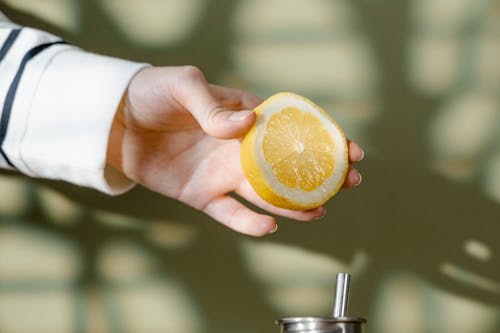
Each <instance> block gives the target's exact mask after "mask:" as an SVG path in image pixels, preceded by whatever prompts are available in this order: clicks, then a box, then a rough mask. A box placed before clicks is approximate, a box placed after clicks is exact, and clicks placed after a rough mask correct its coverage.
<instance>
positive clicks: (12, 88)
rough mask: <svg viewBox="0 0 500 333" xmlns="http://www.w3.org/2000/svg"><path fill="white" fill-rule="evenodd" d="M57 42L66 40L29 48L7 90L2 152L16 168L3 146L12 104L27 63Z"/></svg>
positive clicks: (1, 120) (0, 136)
mask: <svg viewBox="0 0 500 333" xmlns="http://www.w3.org/2000/svg"><path fill="white" fill-rule="evenodd" d="M57 44H66V42H65V41H57V42H52V43H46V44H41V45H38V46H36V47H34V48H32V49H31V50H29V51H28V52H27V53H26V54H25V55H24V57H23V59H22V60H21V64H20V65H19V68H18V70H17V73H16V76H14V79H13V80H12V83H11V84H10V87H9V90H8V91H7V95H6V96H5V102H4V105H3V112H2V117H1V118H0V154H1V155H2V156H3V157H4V158H5V161H6V162H7V164H9V165H10V166H11V167H13V168H14V169H17V168H16V167H15V166H14V164H12V162H11V161H10V159H9V158H8V156H7V154H5V151H4V150H3V147H2V146H3V141H4V140H5V136H6V135H7V127H8V125H9V119H10V113H11V111H12V105H13V104H14V100H15V98H16V93H17V88H18V87H19V82H20V81H21V77H22V76H23V73H24V69H25V68H26V64H27V63H28V62H29V61H30V60H31V59H33V58H34V57H35V56H36V55H38V54H39V53H40V52H42V51H43V50H45V49H47V48H49V47H51V46H52V45H57Z"/></svg>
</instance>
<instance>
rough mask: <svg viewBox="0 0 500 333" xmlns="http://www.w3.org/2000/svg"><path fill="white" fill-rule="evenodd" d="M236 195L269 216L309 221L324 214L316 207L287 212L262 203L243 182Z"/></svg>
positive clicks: (246, 183) (324, 211)
mask: <svg viewBox="0 0 500 333" xmlns="http://www.w3.org/2000/svg"><path fill="white" fill-rule="evenodd" d="M235 193H236V194H238V195H239V196H241V197H242V198H244V199H245V200H247V201H249V202H251V203H253V204H254V205H256V206H257V207H259V208H262V209H264V210H266V211H268V212H270V213H271V214H275V215H280V216H283V217H287V218H291V219H294V220H298V221H311V220H314V219H319V218H321V217H323V216H324V215H325V213H326V210H325V208H324V207H318V208H315V209H310V210H302V211H300V210H289V209H283V208H278V207H276V206H273V205H271V204H270V203H268V202H266V201H264V200H263V199H262V198H261V197H259V195H258V194H257V193H255V191H254V189H253V188H252V186H250V184H249V183H248V182H247V181H243V182H242V183H241V185H240V187H239V188H237V189H236V191H235Z"/></svg>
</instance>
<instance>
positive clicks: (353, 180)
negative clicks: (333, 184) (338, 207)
mask: <svg viewBox="0 0 500 333" xmlns="http://www.w3.org/2000/svg"><path fill="white" fill-rule="evenodd" d="M362 181H363V176H361V174H360V173H359V172H358V170H356V169H354V168H349V171H348V172H347V175H346V177H345V181H344V184H343V185H342V188H343V189H346V190H347V189H350V188H353V187H356V186H358V185H359V184H361V182H362Z"/></svg>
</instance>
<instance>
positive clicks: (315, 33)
mask: <svg viewBox="0 0 500 333" xmlns="http://www.w3.org/2000/svg"><path fill="white" fill-rule="evenodd" d="M35 2H36V1H33V3H35ZM49 2H50V1H48V2H47V3H49ZM146 2H147V3H148V4H147V5H145V3H146ZM5 3H7V4H9V6H12V8H14V7H16V8H18V10H19V9H21V10H26V9H31V10H33V13H32V14H33V16H32V14H26V13H25V12H21V11H18V10H14V9H12V8H10V7H7V6H6V5H5ZM20 3H24V4H25V5H24V7H23V8H19V7H18V5H19V4H20ZM29 3H31V2H29ZM50 3H53V4H56V3H61V4H62V3H64V5H57V6H62V7H57V6H56V5H54V6H56V7H57V8H63V9H62V13H66V14H67V13H72V14H70V15H66V14H65V15H62V14H61V15H59V16H57V15H56V14H54V13H55V12H56V11H54V10H48V9H47V8H51V7H44V8H46V9H45V14H43V10H42V9H40V10H38V9H35V8H36V6H35V5H33V6H35V7H31V6H30V7H29V8H28V7H27V5H26V4H28V1H25V2H20V1H13V0H9V1H4V2H1V1H0V9H2V10H5V12H6V13H7V15H8V16H9V17H11V18H12V19H13V20H14V21H16V22H20V23H23V24H27V25H33V26H37V27H41V28H42V29H46V30H49V31H53V32H55V33H57V34H60V35H62V36H63V37H64V38H65V39H67V40H68V41H70V42H72V43H74V44H77V45H79V46H82V47H83V48H85V49H90V50H93V51H97V52H100V53H105V54H110V55H115V56H120V57H125V58H129V59H134V60H137V61H147V62H151V63H153V64H157V65H176V64H194V65H197V66H199V67H200V68H202V69H203V70H204V72H205V73H206V76H207V78H208V79H209V80H210V81H214V82H218V83H221V84H228V85H232V86H238V87H241V88H243V89H248V90H251V91H255V92H257V93H259V94H261V95H262V96H266V95H270V94H272V93H274V92H276V91H281V90H293V91H296V92H298V93H301V94H304V95H307V96H308V97H311V98H312V99H314V100H315V101H317V102H318V103H319V104H320V105H323V106H325V108H326V109H327V110H329V112H331V113H332V115H333V116H334V117H335V118H337V119H338V120H339V122H340V123H341V124H342V126H343V127H344V128H345V129H346V132H347V133H348V134H349V135H350V137H351V138H352V139H354V140H356V141H358V142H361V143H363V146H364V147H366V151H367V157H366V160H365V161H363V163H362V164H360V168H361V169H362V172H363V174H364V176H365V180H364V182H363V185H362V186H361V187H360V188H358V189H355V190H352V191H350V192H348V193H347V192H346V193H342V194H340V195H339V196H337V197H335V198H334V199H333V200H331V201H330V202H329V203H328V204H327V208H328V215H327V217H326V218H325V219H324V221H322V222H318V223H310V224H309V223H293V222H291V221H286V220H285V219H280V220H279V221H280V231H279V232H278V233H277V234H275V235H272V236H269V237H266V238H265V239H262V240H253V239H252V240H249V239H247V238H246V237H242V236H238V235H235V234H233V233H232V232H230V231H227V230H225V229H224V228H223V227H221V226H217V225H215V223H214V222H213V221H211V220H210V219H209V218H207V217H205V216H204V215H202V214H200V213H199V212H196V211H194V210H191V209H190V208H188V207H186V206H184V205H182V204H180V203H177V202H175V201H172V200H169V199H166V198H163V197H161V196H159V195H157V194H154V193H150V192H148V191H146V190H144V189H143V188H140V187H137V188H136V189H134V190H133V191H131V192H130V193H128V194H126V195H123V196H120V197H114V198H111V197H106V196H104V195H102V194H99V193H96V192H95V191H92V190H86V189H81V188H76V187H74V186H71V185H68V184H62V183H57V182H48V181H38V180H37V181H34V180H29V181H28V180H26V179H22V178H19V177H17V176H13V175H9V176H8V177H7V176H5V177H2V178H1V179H0V193H2V194H3V195H2V197H3V198H8V199H5V200H2V202H0V214H1V216H2V218H1V221H2V224H1V225H0V238H1V239H2V241H0V243H1V244H2V246H3V247H1V246H0V313H3V314H4V317H6V318H18V317H19V313H21V312H20V311H21V310H20V308H19V307H16V306H12V304H14V305H15V304H21V305H22V306H23V308H24V306H26V305H27V304H31V306H32V309H33V312H28V315H27V317H28V318H31V317H32V316H35V317H36V311H38V310H39V309H40V307H42V308H45V309H53V310H50V311H54V313H57V312H56V309H58V307H61V308H64V309H66V310H65V311H63V312H60V313H65V314H66V315H64V316H61V315H58V316H55V315H53V313H52V312H49V313H47V314H46V316H45V318H50V320H52V318H56V317H57V318H59V322H57V321H55V322H56V323H55V324H54V323H52V324H47V325H49V326H46V327H48V328H50V329H48V330H51V331H53V332H55V331H60V332H64V331H65V329H64V328H66V327H78V330H79V331H85V330H89V328H92V327H93V326H92V325H95V327H99V328H101V329H102V328H104V330H105V329H107V330H109V331H116V332H119V331H127V330H130V331H133V330H135V331H138V330H140V331H143V332H154V331H155V329H156V328H162V329H165V328H170V329H172V331H174V330H175V331H176V332H200V331H208V332H231V331H236V330H238V331H244V332H260V331H268V330H272V325H273V321H274V320H275V319H277V318H278V317H281V316H293V315H328V314H329V312H330V307H331V304H330V300H331V299H332V295H333V284H334V275H335V273H336V272H337V271H340V270H347V271H351V272H352V273H353V274H354V281H353V291H352V296H351V308H350V312H351V313H353V314H356V315H361V316H364V317H367V318H369V319H370V323H369V325H370V326H369V327H370V331H373V332H415V333H417V332H434V331H435V332H442V331H454V332H466V331H471V330H473V331H475V332H485V333H486V332H496V331H498V328H499V325H500V323H499V320H498V318H500V311H499V306H500V268H499V267H500V261H499V256H498V253H500V245H499V242H498V235H499V234H500V225H498V221H497V220H498V216H499V214H500V206H499V205H498V200H499V199H498V198H499V197H500V195H499V192H498V189H499V188H500V167H499V163H498V156H499V154H500V145H499V144H498V142H499V141H498V139H499V137H498V133H500V131H499V129H500V128H499V127H500V125H499V124H500V121H499V119H500V98H499V97H498V96H500V94H499V92H500V91H499V87H500V70H498V67H497V66H498V63H499V62H498V60H497V59H499V57H495V56H494V55H496V54H497V53H496V52H500V51H499V50H498V47H496V46H497V45H500V29H499V26H498V22H500V4H499V2H498V1H492V0H491V1H486V0H482V1H473V0H460V1H452V0H439V1H432V0H423V1H405V2H401V1H395V0H394V1H361V0H360V1H355V2H349V1H341V0H336V1H320V0H315V1H309V2H303V1H289V0H273V1H263V0H258V1H250V0H239V1H229V0H212V1H208V0H207V1H201V0H198V1H195V0H192V1H185V2H181V1H173V0H172V1H153V0H149V1H143V2H140V5H139V1H133V0H127V1H112V0H109V1H96V0H94V1H76V0H74V1H66V2H65V1H53V2H50ZM70 4H72V5H70ZM72 6H73V7H72ZM155 6H156V7H155ZM56 7H54V8H56ZM164 13H165V14H164ZM34 14H36V16H35V15H34ZM51 15H52V16H51ZM163 15H169V16H168V17H169V18H170V19H169V20H166V19H165V20H163V19H162V18H163V17H164V16H163ZM36 17H41V18H42V19H44V20H49V21H50V22H52V24H54V25H55V26H54V25H49V24H48V23H46V22H44V21H41V20H40V19H39V18H36ZM68 17H71V19H70V20H68V19H67V18H68ZM176 20H177V21H176ZM172 22H176V24H174V23H172ZM173 27H176V29H178V30H175V31H177V32H176V33H174V32H173V31H174V28H173ZM496 184H498V185H496ZM30 244H31V245H30ZM2 249H3V250H2ZM21 249H24V250H23V251H21ZM37 252H40V253H47V257H45V256H42V257H36V253H37ZM60 253H64V255H61V254H60ZM56 254H57V255H56ZM49 257H50V258H52V259H51V260H53V264H52V266H51V264H50V262H49V261H50V260H49V261H48V259H47V258H49ZM27 268H31V269H32V270H30V269H27ZM42 268H43V269H42ZM12 271H13V273H12ZM9 272H10V273H9ZM54 272H56V273H57V274H56V273H54ZM12 281H17V282H16V283H13V282H12ZM40 281H42V282H40ZM48 291H52V292H54V295H55V296H53V298H48V299H44V298H43V297H41V296H39V295H46V294H45V293H47V292H48ZM19 295H24V296H23V297H25V298H22V297H21V298H20V296H19ZM34 295H35V296H34ZM36 295H38V296H36ZM32 296H33V297H35V298H33V297H32ZM16 297H17V298H16ZM36 297H38V298H36ZM19 299H23V301H20V300H19ZM33 299H35V300H33ZM36 299H38V300H39V302H38V303H37V302H36ZM16 302H17V303H16ZM19 302H21V303H19ZM51 302H52V303H51ZM51 306H52V307H51ZM7 309H10V310H9V311H7ZM68 309H71V310H68ZM155 309H156V310H157V311H155ZM23 311H24V310H23ZM462 313H463V315H460V314H462ZM395 317H396V318H397V320H395V319H394V318H395ZM68 318H70V319H68ZM165 318H169V321H168V322H167V321H166V319H165ZM172 318H177V319H178V321H172V320H173V319H172ZM42 319H43V318H42ZM42 319H40V321H39V324H37V325H42V324H43V322H44V321H43V320H42ZM47 320H48V319H47ZM8 323H11V322H10V321H9V322H8ZM33 323H35V322H33ZM10 325H13V326H9V327H14V328H15V329H13V330H10V331H12V332H15V331H22V329H23V328H25V331H32V329H33V326H30V327H31V328H30V327H28V326H29V325H30V324H29V323H28V324H26V325H28V326H26V327H24V326H23V327H21V328H19V326H15V325H18V323H17V322H12V323H11V324H10ZM51 325H52V326H51ZM168 325H174V326H168ZM175 325H178V326H175ZM471 325H472V326H471ZM0 327H1V324H0ZM34 327H36V326H34ZM39 327H40V326H39ZM54 327H55V328H56V329H54ZM242 327H244V329H243V330H242ZM472 328H473V329H472Z"/></svg>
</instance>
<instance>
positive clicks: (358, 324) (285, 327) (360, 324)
mask: <svg viewBox="0 0 500 333" xmlns="http://www.w3.org/2000/svg"><path fill="white" fill-rule="evenodd" d="M349 278H350V276H349V274H347V273H339V274H337V283H336V288H335V301H334V307H333V316H332V317H290V318H282V319H279V320H278V321H276V324H277V325H278V326H280V327H281V333H364V326H365V325H364V324H365V323H366V319H364V318H359V317H349V316H347V301H348V295H349Z"/></svg>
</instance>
